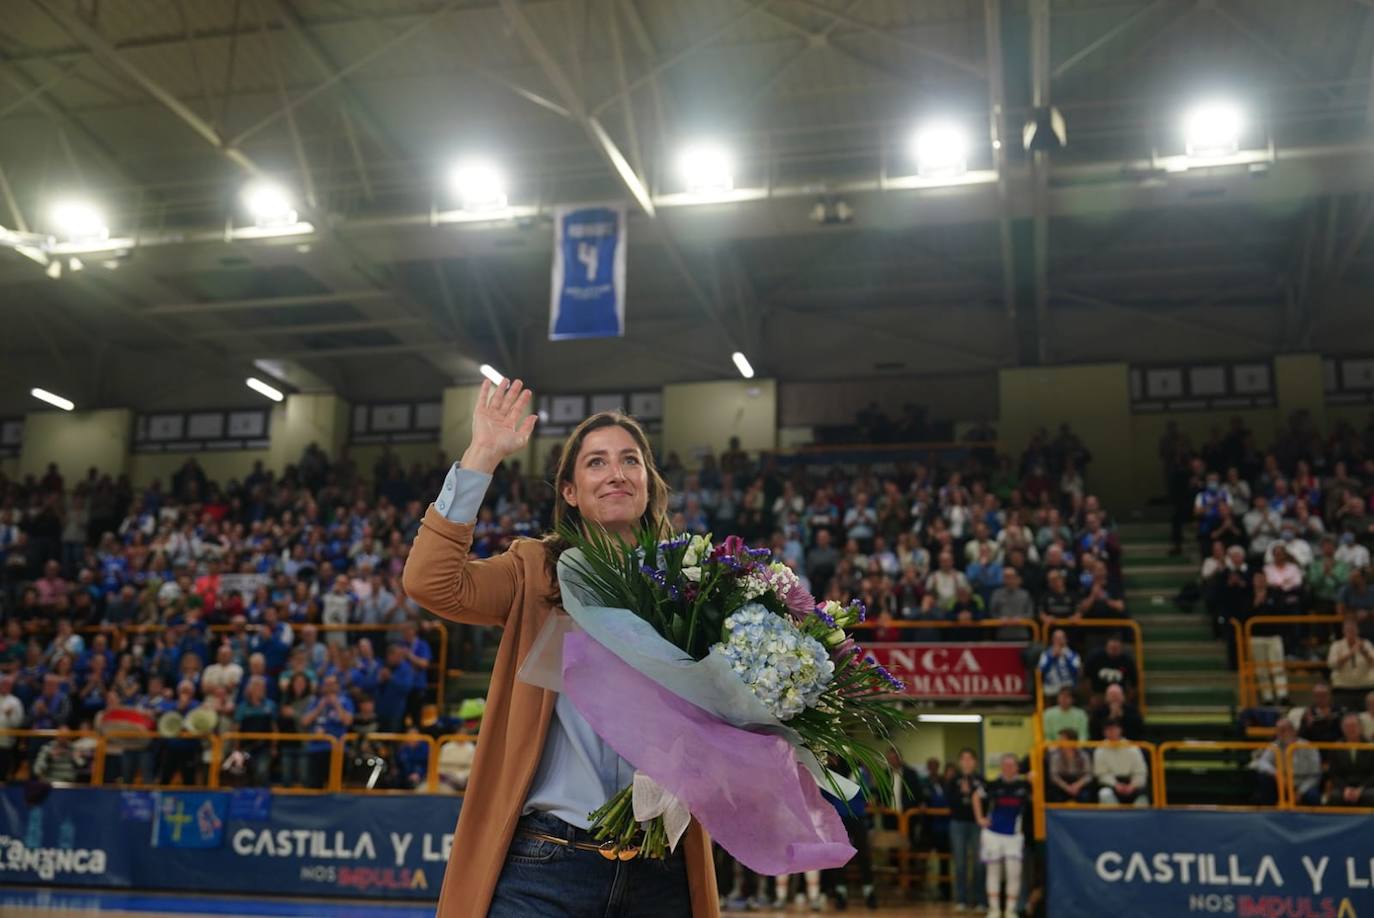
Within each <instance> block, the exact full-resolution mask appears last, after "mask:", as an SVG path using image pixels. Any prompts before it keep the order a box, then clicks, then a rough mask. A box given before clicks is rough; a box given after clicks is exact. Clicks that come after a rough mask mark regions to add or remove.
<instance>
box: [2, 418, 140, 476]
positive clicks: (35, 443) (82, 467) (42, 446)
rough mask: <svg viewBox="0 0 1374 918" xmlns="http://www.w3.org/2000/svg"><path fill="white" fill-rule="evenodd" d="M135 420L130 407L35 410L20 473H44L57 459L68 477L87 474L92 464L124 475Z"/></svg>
mask: <svg viewBox="0 0 1374 918" xmlns="http://www.w3.org/2000/svg"><path fill="white" fill-rule="evenodd" d="M133 424H134V415H133V412H132V411H130V410H128V409H127V408H112V409H109V410H106V411H71V412H68V411H38V412H34V413H33V414H30V415H28V416H27V417H26V418H25V419H24V444H23V447H22V451H21V453H20V457H19V470H18V473H17V474H18V475H19V476H20V477H23V476H24V475H36V476H40V477H41V476H42V474H43V473H44V472H45V471H46V470H47V468H48V463H50V462H56V463H57V468H58V470H59V471H60V472H61V473H62V477H63V478H64V479H66V480H67V481H76V480H78V479H82V478H85V477H86V470H87V469H89V468H91V467H92V466H94V467H95V468H97V469H99V470H100V471H101V472H108V473H109V474H110V475H112V476H119V475H122V474H124V472H125V471H127V470H128V465H129V442H130V440H131V439H132V437H133Z"/></svg>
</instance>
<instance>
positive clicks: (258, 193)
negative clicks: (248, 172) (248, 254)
mask: <svg viewBox="0 0 1374 918" xmlns="http://www.w3.org/2000/svg"><path fill="white" fill-rule="evenodd" d="M243 203H244V206H245V207H247V208H248V214H249V216H251V217H252V218H253V222H254V223H255V224H257V225H258V226H262V227H267V226H291V225H293V224H295V223H296V222H298V220H299V217H298V215H297V214H296V208H295V207H294V206H293V204H292V201H291V195H290V194H288V193H287V191H286V189H285V188H283V187H282V186H281V185H278V184H277V183H276V182H254V183H253V184H251V185H249V186H248V187H247V188H245V189H244V190H243Z"/></svg>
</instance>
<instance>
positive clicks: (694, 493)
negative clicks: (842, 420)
mask: <svg viewBox="0 0 1374 918" xmlns="http://www.w3.org/2000/svg"><path fill="white" fill-rule="evenodd" d="M735 452H736V451H735V450H733V449H732V450H731V451H730V452H727V453H726V454H724V455H723V456H722V457H721V460H720V462H719V463H718V462H716V461H715V460H714V459H713V458H712V457H710V456H707V457H705V458H704V459H703V461H702V464H701V467H700V469H698V470H696V471H691V472H688V471H686V470H685V469H684V468H683V465H682V463H681V461H680V460H679V458H678V457H677V456H676V455H674V454H669V455H668V456H667V459H666V461H665V464H664V469H663V471H664V475H665V477H666V478H667V480H668V483H669V486H670V488H671V489H672V491H671V497H670V509H671V510H672V512H673V522H674V527H675V528H677V529H682V530H688V531H692V532H707V531H713V532H716V533H737V534H739V535H742V536H743V537H744V538H745V539H746V540H748V541H750V542H751V543H756V544H765V545H768V546H769V547H771V548H772V549H773V552H774V556H775V557H776V558H777V559H779V560H782V561H784V562H785V563H787V564H789V565H791V566H792V567H793V568H794V569H795V570H796V571H797V572H798V573H799V574H800V575H801V576H802V577H803V578H804V580H805V582H806V584H807V585H808V586H809V587H810V589H811V592H812V593H813V594H814V595H815V596H817V597H818V598H822V599H835V600H839V601H842V602H845V601H848V600H850V599H860V600H862V601H863V602H864V604H865V606H866V607H867V609H868V613H869V618H870V620H873V621H876V622H878V623H879V624H880V625H881V626H882V627H881V628H880V633H879V636H878V638H877V639H878V640H884V639H887V640H892V639H896V638H900V637H919V638H921V639H939V638H940V637H962V638H963V639H968V637H969V636H970V635H969V634H968V633H965V634H960V633H959V632H958V631H957V630H945V631H941V632H939V633H936V632H935V631H934V629H929V628H927V629H926V630H925V631H923V630H922V629H921V628H920V626H921V625H922V624H923V623H930V622H950V623H957V622H965V623H967V622H976V621H984V620H999V621H1001V620H1008V619H1029V620H1038V621H1041V622H1046V623H1051V624H1053V623H1055V622H1075V621H1079V620H1082V619H1085V618H1118V617H1121V616H1123V615H1124V614H1125V602H1124V600H1123V596H1122V592H1121V545H1120V541H1119V540H1118V538H1117V536H1116V535H1115V533H1114V532H1113V528H1112V520H1111V518H1110V516H1109V515H1108V514H1107V513H1106V511H1105V509H1104V508H1103V507H1102V506H1101V504H1100V502H1099V501H1098V499H1097V497H1095V496H1094V495H1092V494H1089V493H1088V492H1087V489H1086V486H1085V484H1084V479H1083V472H1082V470H1083V468H1084V467H1085V466H1086V464H1087V462H1088V459H1089V456H1088V453H1087V451H1086V449H1085V448H1084V447H1083V445H1082V443H1081V441H1080V440H1079V439H1078V437H1077V436H1075V435H1074V434H1073V432H1072V431H1071V430H1070V429H1069V428H1068V427H1067V426H1066V427H1064V428H1062V429H1061V430H1060V431H1059V432H1058V434H1057V435H1055V436H1050V435H1049V434H1048V432H1042V433H1041V434H1039V435H1037V436H1036V437H1035V439H1034V440H1033V442H1032V443H1031V445H1030V447H1029V448H1028V449H1027V450H1026V452H1025V454H1023V455H1022V456H1021V457H1020V460H1019V462H1013V460H1012V459H1011V458H1010V457H1005V456H1003V457H1001V458H1000V459H998V460H996V461H995V462H993V463H991V464H988V463H984V462H980V461H979V457H978V456H977V455H976V454H975V452H974V451H965V452H964V454H963V455H962V458H961V460H960V461H958V462H954V463H949V464H942V465H936V464H931V465H927V464H923V463H919V462H907V463H901V462H898V463H891V464H888V465H887V466H885V467H870V466H861V467H858V468H857V469H855V468H847V467H843V466H840V465H833V466H822V465H816V466H806V465H804V464H802V463H800V462H794V463H792V464H790V465H788V466H786V467H784V466H782V465H781V464H780V463H779V462H778V461H777V459H776V458H774V457H769V458H767V459H765V460H764V462H763V463H762V466H761V467H758V468H752V467H751V468H749V469H747V470H743V471H742V470H741V468H739V467H738V466H737V465H736V464H735V462H733V461H731V457H732V455H734V454H735ZM969 631H970V632H972V629H969ZM972 633H974V634H977V633H982V634H987V632H972Z"/></svg>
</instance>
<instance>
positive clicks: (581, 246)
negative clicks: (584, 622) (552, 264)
mask: <svg viewBox="0 0 1374 918" xmlns="http://www.w3.org/2000/svg"><path fill="white" fill-rule="evenodd" d="M577 260H578V261H580V262H582V266H583V267H584V268H586V269H587V283H589V284H594V283H596V271H597V268H599V267H600V266H601V257H600V255H599V254H598V253H597V251H596V245H595V243H591V242H579V243H578V244H577Z"/></svg>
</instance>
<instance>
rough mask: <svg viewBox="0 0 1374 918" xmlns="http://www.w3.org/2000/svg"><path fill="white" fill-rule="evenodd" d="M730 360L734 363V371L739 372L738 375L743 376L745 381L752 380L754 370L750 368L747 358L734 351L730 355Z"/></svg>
mask: <svg viewBox="0 0 1374 918" xmlns="http://www.w3.org/2000/svg"><path fill="white" fill-rule="evenodd" d="M730 359H731V360H733V361H734V362H735V369H737V370H739V375H741V376H743V377H744V378H745V379H753V378H754V368H753V367H752V366H750V364H749V358H748V357H745V356H744V355H743V354H741V353H740V352H739V351H735V352H734V353H733V354H731V355H730Z"/></svg>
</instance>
